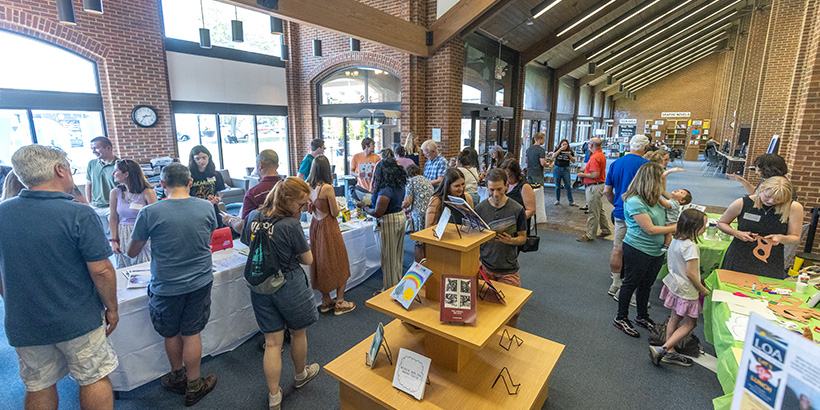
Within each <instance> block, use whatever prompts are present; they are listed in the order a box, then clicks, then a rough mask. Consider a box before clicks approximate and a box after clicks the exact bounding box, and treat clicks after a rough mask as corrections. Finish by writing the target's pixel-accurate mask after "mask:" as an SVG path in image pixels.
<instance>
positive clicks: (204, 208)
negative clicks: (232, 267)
mask: <svg viewBox="0 0 820 410" xmlns="http://www.w3.org/2000/svg"><path fill="white" fill-rule="evenodd" d="M192 182H193V180H192V179H191V173H190V172H189V171H188V168H186V167H185V166H183V165H182V164H171V165H168V166H166V167H165V168H163V170H162V176H161V183H162V187H163V188H165V192H166V193H168V198H167V199H165V200H163V201H161V202H158V203H156V204H153V205H149V206H146V207H144V208H142V209H141V210H140V212H139V214H138V215H137V220H136V222H135V223H134V230H133V232H132V233H131V240H132V241H131V245H130V246H129V247H128V255H129V256H131V255H134V256H136V255H138V254H139V253H140V251H142V248H143V247H144V246H145V243H146V242H147V241H148V239H149V238H150V239H151V255H152V257H153V259H152V260H151V285H150V286H149V287H148V311H149V313H150V315H151V323H152V324H153V325H154V330H156V331H157V333H159V334H160V336H162V337H164V338H165V354H166V355H168V361H169V362H170V363H171V373H168V374H166V375H165V376H162V379H161V383H162V387H165V388H166V389H168V390H170V391H173V392H175V393H178V394H184V395H185V405H186V406H192V405H194V404H196V403H197V402H198V401H199V400H200V399H202V398H203V397H205V395H207V394H208V393H210V392H211V391H212V390H213V389H214V386H215V385H216V375H214V374H210V375H208V376H207V377H205V378H202V377H200V375H199V366H200V363H201V359H202V358H201V356H202V339H201V337H200V333H201V332H202V330H203V329H205V325H206V324H207V323H208V319H209V318H210V315H211V284H212V283H213V279H214V275H213V262H212V260H211V247H210V243H211V235H212V233H213V231H214V230H215V229H216V228H217V221H216V215H215V214H214V208H213V205H212V204H211V203H210V202H208V201H206V200H203V199H199V198H194V197H191V196H190V195H189V192H190V191H189V189H190V187H191V183H192ZM134 256H131V257H132V258H133V257H134ZM183 365H184V367H183Z"/></svg>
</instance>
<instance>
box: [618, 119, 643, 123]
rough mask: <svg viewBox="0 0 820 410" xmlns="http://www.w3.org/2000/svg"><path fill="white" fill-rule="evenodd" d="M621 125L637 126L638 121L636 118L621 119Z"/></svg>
mask: <svg viewBox="0 0 820 410" xmlns="http://www.w3.org/2000/svg"><path fill="white" fill-rule="evenodd" d="M618 123H619V124H637V123H638V120H637V119H635V118H621V119H620V120H618Z"/></svg>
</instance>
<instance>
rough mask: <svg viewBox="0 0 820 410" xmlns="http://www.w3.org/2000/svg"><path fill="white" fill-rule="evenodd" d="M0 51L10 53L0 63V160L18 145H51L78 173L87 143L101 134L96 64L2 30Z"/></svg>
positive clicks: (88, 156)
mask: <svg viewBox="0 0 820 410" xmlns="http://www.w3.org/2000/svg"><path fill="white" fill-rule="evenodd" d="M0 55H4V56H12V57H13V58H8V59H6V60H4V62H3V64H0V163H3V164H10V163H11V156H12V154H14V152H15V151H16V150H17V149H18V148H20V147H22V146H24V145H28V144H32V143H36V144H42V145H53V146H57V147H60V148H62V149H63V150H65V151H66V152H67V153H68V155H69V158H70V159H71V161H72V167H74V168H75V174H77V175H82V174H84V173H85V169H86V164H87V163H88V161H89V160H91V159H92V158H94V156H93V154H92V153H91V148H90V147H89V141H91V139H93V138H95V137H98V136H104V135H105V127H104V123H103V114H102V97H101V96H100V91H99V83H98V81H97V66H96V63H94V62H93V61H91V60H88V59H86V58H84V57H81V56H79V55H77V54H74V53H72V52H70V51H67V50H65V49H63V48H60V47H57V46H54V45H51V44H49V43H45V42H42V41H39V40H35V39H32V38H29V37H26V36H22V35H19V34H14V33H10V32H8V31H3V30H0ZM84 179H85V178H84V177H83V178H82V179H81V178H77V181H78V182H81V183H82V182H84Z"/></svg>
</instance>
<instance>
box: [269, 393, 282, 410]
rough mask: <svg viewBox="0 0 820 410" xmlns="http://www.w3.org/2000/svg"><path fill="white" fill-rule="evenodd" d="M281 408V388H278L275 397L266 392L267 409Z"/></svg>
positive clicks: (277, 409) (278, 409)
mask: <svg viewBox="0 0 820 410" xmlns="http://www.w3.org/2000/svg"><path fill="white" fill-rule="evenodd" d="M281 408H282V388H281V387H280V388H279V393H277V394H276V395H275V396H274V395H272V394H270V392H268V409H270V410H280V409H281Z"/></svg>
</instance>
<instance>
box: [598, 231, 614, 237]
mask: <svg viewBox="0 0 820 410" xmlns="http://www.w3.org/2000/svg"><path fill="white" fill-rule="evenodd" d="M609 235H612V232H601V233H599V234H598V237H599V238H606V237H607V236H609Z"/></svg>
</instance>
